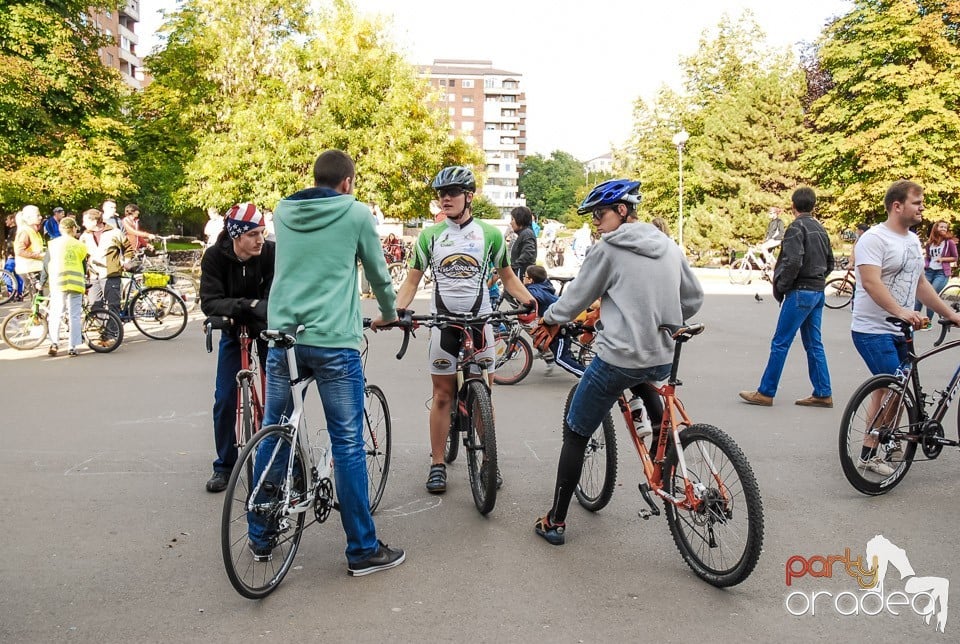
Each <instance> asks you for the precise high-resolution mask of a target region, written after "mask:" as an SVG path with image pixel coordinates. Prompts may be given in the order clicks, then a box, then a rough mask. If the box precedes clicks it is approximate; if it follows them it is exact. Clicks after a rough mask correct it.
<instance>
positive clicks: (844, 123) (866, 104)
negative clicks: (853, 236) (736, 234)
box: [803, 0, 960, 223]
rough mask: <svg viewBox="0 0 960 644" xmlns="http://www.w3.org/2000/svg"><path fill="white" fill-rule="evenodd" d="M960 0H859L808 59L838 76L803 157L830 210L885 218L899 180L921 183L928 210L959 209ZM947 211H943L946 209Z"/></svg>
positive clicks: (815, 116)
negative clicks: (890, 190)
mask: <svg viewBox="0 0 960 644" xmlns="http://www.w3.org/2000/svg"><path fill="white" fill-rule="evenodd" d="M958 30H960V3H957V2H956V1H947V0H942V1H934V0H855V1H854V2H853V8H852V10H851V11H850V12H849V13H847V14H846V15H843V16H841V17H839V18H837V19H836V20H835V21H834V22H832V23H831V24H830V25H828V26H827V27H826V29H825V31H824V33H823V36H822V37H821V39H820V40H819V42H818V43H817V46H816V51H815V58H814V60H813V63H812V64H811V65H810V66H809V68H810V69H812V70H822V72H824V73H826V74H827V76H828V78H829V84H828V85H827V87H828V89H827V90H826V92H825V93H824V94H823V95H822V96H821V97H820V98H819V99H817V100H816V101H815V102H814V103H813V105H812V107H811V113H810V122H811V126H812V128H811V129H812V131H811V134H810V145H809V146H808V151H807V153H806V154H805V155H804V158H803V160H804V162H805V164H806V167H807V168H809V172H810V173H811V174H812V175H813V176H814V178H815V183H816V185H817V186H818V187H819V188H821V189H825V192H826V194H825V195H824V196H825V197H826V199H824V200H823V201H822V203H821V206H820V209H821V212H824V213H827V214H830V215H835V216H836V217H837V218H838V219H839V220H841V221H843V222H846V223H854V222H857V221H862V220H868V221H870V220H872V221H879V220H882V219H883V218H884V217H885V215H884V211H883V195H884V193H885V191H886V189H887V187H888V186H889V184H890V183H892V182H893V181H895V180H897V179H903V178H908V179H914V180H916V181H918V182H919V183H921V184H922V185H923V186H924V187H925V189H926V194H927V203H928V205H930V206H932V207H933V208H932V211H928V213H927V214H928V216H932V217H933V218H934V219H937V218H944V219H951V218H955V216H953V215H951V214H950V213H956V212H957V210H958V209H960V74H958V70H960V49H958V46H960V36H958ZM938 211H939V212H938Z"/></svg>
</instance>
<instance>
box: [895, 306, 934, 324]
mask: <svg viewBox="0 0 960 644" xmlns="http://www.w3.org/2000/svg"><path fill="white" fill-rule="evenodd" d="M897 317H898V318H900V319H901V320H903V321H904V322H909V323H910V324H911V325H913V328H914V329H921V328H923V327H924V326H925V325H926V323H927V322H929V319H928V318H926V317H925V316H924V315H923V314H922V313H920V311H913V310H911V309H908V308H907V307H905V306H904V307H901V309H900V312H899V313H898V314H897Z"/></svg>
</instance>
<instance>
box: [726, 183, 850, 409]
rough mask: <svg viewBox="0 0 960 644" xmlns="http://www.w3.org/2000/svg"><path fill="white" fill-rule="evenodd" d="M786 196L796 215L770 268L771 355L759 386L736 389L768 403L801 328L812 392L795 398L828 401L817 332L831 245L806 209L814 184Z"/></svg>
mask: <svg viewBox="0 0 960 644" xmlns="http://www.w3.org/2000/svg"><path fill="white" fill-rule="evenodd" d="M791 201H792V202H793V214H794V215H795V217H796V219H794V221H793V223H792V224H790V226H789V227H788V228H787V231H786V233H784V236H783V245H782V246H781V248H780V259H779V260H777V266H776V268H775V269H774V271H773V294H774V297H775V298H777V301H778V302H780V303H781V305H780V318H779V320H778V321H777V330H776V332H775V333H774V335H773V340H772V341H771V343H770V358H769V359H768V360H767V368H766V369H765V370H764V372H763V377H762V378H761V379H760V386H759V387H758V388H757V389H756V390H755V391H741V392H740V397H741V398H742V399H743V400H744V401H746V402H747V403H749V404H751V405H761V406H764V407H769V406H771V405H773V398H774V396H775V395H776V393H777V387H778V386H779V384H780V375H781V374H782V373H783V365H784V363H785V362H786V360H787V353H788V352H789V351H790V345H791V344H792V343H793V338H794V337H795V336H796V335H797V331H800V338H801V339H802V340H803V348H804V350H805V351H806V352H807V369H808V372H809V375H810V382H811V383H812V384H813V395H812V396H808V397H806V398H801V399H800V400H797V401H796V404H798V405H802V406H805V407H833V397H832V396H833V394H832V392H831V389H830V372H829V371H828V370H827V356H826V353H824V350H823V340H822V339H821V336H820V321H821V318H822V317H823V288H824V284H825V282H826V278H827V276H828V275H829V274H830V273H831V272H832V271H833V267H834V261H833V250H832V249H831V248H830V238H829V237H828V236H827V232H826V231H825V230H824V229H823V226H822V225H821V224H820V222H819V221H817V220H816V219H814V218H813V215H812V214H811V213H812V212H813V207H814V205H816V203H817V197H816V195H815V194H814V192H813V190H812V189H811V188H806V187H804V188H798V189H797V190H795V191H794V193H793V196H792V197H791Z"/></svg>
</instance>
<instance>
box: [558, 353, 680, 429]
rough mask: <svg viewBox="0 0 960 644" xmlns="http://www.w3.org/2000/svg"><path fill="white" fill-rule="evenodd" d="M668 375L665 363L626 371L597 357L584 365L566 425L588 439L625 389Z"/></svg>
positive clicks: (667, 366) (667, 367)
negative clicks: (585, 366) (584, 369)
mask: <svg viewBox="0 0 960 644" xmlns="http://www.w3.org/2000/svg"><path fill="white" fill-rule="evenodd" d="M669 375H670V365H668V364H664V365H659V366H656V367H646V368H643V369H625V368H623V367H615V366H613V365H612V364H610V363H608V362H604V361H603V360H602V359H601V358H600V357H599V356H597V357H595V358H594V359H593V361H591V362H590V364H589V365H587V369H586V371H584V372H583V377H582V378H580V384H579V385H577V390H576V391H575V392H574V394H573V400H572V401H571V402H570V410H569V411H568V412H567V426H568V427H569V428H570V429H571V430H573V431H574V432H576V433H577V434H580V435H581V436H586V437H588V438H589V437H590V436H591V435H593V432H595V431H596V430H597V428H598V427H600V423H602V422H603V417H604V416H606V415H607V412H609V411H610V408H611V407H613V403H614V402H616V400H617V398H619V397H620V395H621V394H622V393H623V390H624V389H627V388H628V387H632V386H634V385H637V384H640V383H641V382H655V381H657V380H664V379H665V378H667V377H668V376H669Z"/></svg>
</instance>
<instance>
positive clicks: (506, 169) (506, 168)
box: [503, 163, 513, 172]
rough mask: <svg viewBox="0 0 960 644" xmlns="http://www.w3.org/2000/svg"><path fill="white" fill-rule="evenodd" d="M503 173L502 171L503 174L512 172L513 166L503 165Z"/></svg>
mask: <svg viewBox="0 0 960 644" xmlns="http://www.w3.org/2000/svg"><path fill="white" fill-rule="evenodd" d="M503 171H504V172H513V166H512V165H510V164H509V163H504V164H503Z"/></svg>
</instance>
